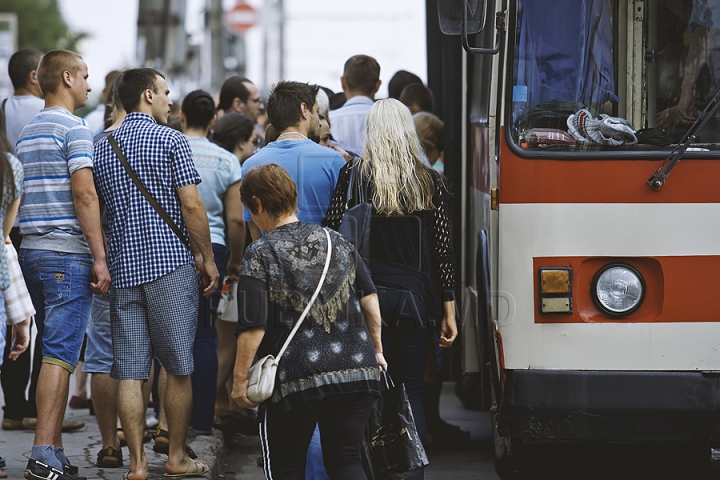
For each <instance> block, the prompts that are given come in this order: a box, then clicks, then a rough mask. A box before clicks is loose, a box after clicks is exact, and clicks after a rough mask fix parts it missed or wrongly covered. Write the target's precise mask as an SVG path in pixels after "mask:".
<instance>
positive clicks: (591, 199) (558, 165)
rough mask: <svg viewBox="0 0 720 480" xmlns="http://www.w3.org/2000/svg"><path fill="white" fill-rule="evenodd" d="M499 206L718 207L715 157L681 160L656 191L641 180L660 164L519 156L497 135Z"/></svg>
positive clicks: (719, 190)
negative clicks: (652, 204)
mask: <svg viewBox="0 0 720 480" xmlns="http://www.w3.org/2000/svg"><path fill="white" fill-rule="evenodd" d="M501 138H502V140H501V142H502V146H501V156H500V168H499V170H500V178H499V185H500V204H501V205H502V204H514V203H515V204H518V203H720V188H718V186H717V184H718V179H719V178H720V159H718V160H712V159H702V160H701V159H683V160H681V161H680V163H679V164H678V165H677V166H676V167H675V169H674V170H673V171H672V174H671V175H670V176H669V177H668V178H667V181H666V182H665V186H664V187H663V188H662V190H660V191H654V190H652V189H651V188H650V187H649V186H648V185H646V184H645V181H646V180H647V179H648V178H650V177H651V176H652V175H653V173H655V170H657V168H658V167H659V166H660V164H661V163H662V162H663V160H664V158H663V159H658V160H630V159H627V158H625V159H623V157H622V152H621V151H619V152H618V158H617V159H612V160H595V159H580V158H578V159H568V160H564V159H563V160H557V159H541V158H521V157H519V156H517V155H516V154H515V153H514V152H513V151H512V150H511V149H510V147H509V146H508V145H507V143H506V140H505V137H504V135H503V136H501Z"/></svg>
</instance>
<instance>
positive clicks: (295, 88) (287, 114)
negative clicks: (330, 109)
mask: <svg viewBox="0 0 720 480" xmlns="http://www.w3.org/2000/svg"><path fill="white" fill-rule="evenodd" d="M318 89H319V87H318V86H317V85H310V84H307V83H301V82H285V81H283V82H278V83H277V85H275V86H274V87H273V89H272V92H271V93H270V97H269V98H268V102H267V114H268V118H269V119H270V123H272V124H273V126H274V127H275V130H277V131H278V132H282V131H283V130H285V129H286V128H288V127H292V126H293V125H297V124H298V123H299V122H300V105H301V104H303V103H304V104H305V106H306V107H307V108H308V110H312V108H313V106H314V105H315V101H316V100H315V97H316V96H317V92H318Z"/></svg>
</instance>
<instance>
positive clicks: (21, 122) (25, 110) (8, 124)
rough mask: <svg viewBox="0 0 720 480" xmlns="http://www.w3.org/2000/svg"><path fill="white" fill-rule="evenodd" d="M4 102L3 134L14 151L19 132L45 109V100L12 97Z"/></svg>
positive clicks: (31, 97)
mask: <svg viewBox="0 0 720 480" xmlns="http://www.w3.org/2000/svg"><path fill="white" fill-rule="evenodd" d="M4 102H5V108H4V109H3V111H4V112H5V134H6V135H7V138H8V141H9V142H10V146H11V147H12V148H13V150H14V149H15V144H16V143H17V141H18V139H19V138H20V132H22V129H23V128H25V125H27V124H28V123H29V122H30V120H32V119H33V117H35V115H37V114H38V112H39V111H40V110H42V109H43V108H45V100H43V99H42V98H38V97H36V96H35V95H20V96H15V95H12V96H10V97H8V98H7V101H4Z"/></svg>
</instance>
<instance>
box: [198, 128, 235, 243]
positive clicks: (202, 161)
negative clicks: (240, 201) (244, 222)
mask: <svg viewBox="0 0 720 480" xmlns="http://www.w3.org/2000/svg"><path fill="white" fill-rule="evenodd" d="M187 139H188V143H190V148H191V149H192V154H193V160H194V161H195V169H196V170H197V171H198V173H199V174H200V178H201V179H202V183H200V185H198V187H197V189H198V192H199V193H200V198H202V201H203V203H204V204H205V210H207V215H208V223H209V224H210V239H211V240H212V243H217V244H220V245H226V243H225V222H224V220H223V212H224V211H225V204H224V200H225V192H227V190H228V188H229V187H230V185H232V184H234V183H237V182H239V181H240V180H241V179H242V169H241V167H240V161H239V160H238V159H237V157H236V156H235V155H233V154H232V153H230V152H228V151H227V150H225V149H224V148H221V147H218V146H217V145H215V144H214V143H211V142H210V141H209V140H208V139H207V138H205V137H187ZM238 208H240V205H238Z"/></svg>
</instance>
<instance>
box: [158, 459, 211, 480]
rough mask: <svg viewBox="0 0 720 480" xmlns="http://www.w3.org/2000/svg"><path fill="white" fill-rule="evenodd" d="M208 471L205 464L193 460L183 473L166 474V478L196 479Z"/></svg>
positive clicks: (208, 468)
mask: <svg viewBox="0 0 720 480" xmlns="http://www.w3.org/2000/svg"><path fill="white" fill-rule="evenodd" d="M208 470H210V467H208V466H207V463H205V462H203V461H202V460H193V461H192V462H191V463H190V465H189V466H188V468H187V470H185V471H184V472H183V473H166V474H165V475H164V476H165V477H167V478H183V477H198V476H200V475H202V474H204V473H205V472H207V471H208Z"/></svg>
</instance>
